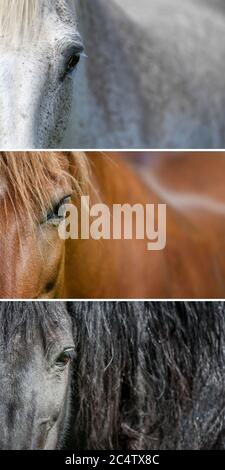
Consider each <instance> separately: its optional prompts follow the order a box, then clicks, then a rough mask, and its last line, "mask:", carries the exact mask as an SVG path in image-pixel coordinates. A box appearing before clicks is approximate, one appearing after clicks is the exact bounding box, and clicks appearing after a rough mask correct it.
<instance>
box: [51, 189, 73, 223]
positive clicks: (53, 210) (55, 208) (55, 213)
mask: <svg viewBox="0 0 225 470" xmlns="http://www.w3.org/2000/svg"><path fill="white" fill-rule="evenodd" d="M70 198H72V194H68V195H67V196H65V197H63V198H62V199H61V200H60V201H59V202H57V203H56V204H55V205H53V206H52V208H51V209H50V210H49V211H48V212H47V213H46V218H45V222H49V221H50V220H51V218H52V219H53V218H54V217H55V218H57V217H58V211H59V209H60V207H62V206H63V204H65V203H66V200H67V199H70Z"/></svg>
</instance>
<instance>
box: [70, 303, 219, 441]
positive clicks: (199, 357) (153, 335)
mask: <svg viewBox="0 0 225 470" xmlns="http://www.w3.org/2000/svg"><path fill="white" fill-rule="evenodd" d="M68 307H69V309H70V310H71V313H72V315H73V317H74V320H75V322H76V324H77V325H79V328H78V338H77V344H78V358H77V362H76V367H75V370H74V384H75V385H74V386H75V396H76V409H75V413H74V430H75V431H76V432H75V442H74V441H73V446H74V445H75V446H76V448H86V449H90V448H91V449H93V448H96V449H99V448H107V449H108V448H110V449H113V448H114V449H115V448H116V449H121V448H128V449H151V448H156V449H157V448H164V447H165V448H174V447H176V448H177V447H179V446H180V447H181V446H186V447H187V442H188V441H187V442H186V439H187V436H186V434H187V435H188V437H189V441H191V440H192V439H193V442H196V440H197V439H199V440H200V441H201V440H202V439H206V436H205V435H204V436H203V434H204V433H203V429H202V427H203V424H202V423H201V420H200V418H199V420H198V422H197V424H196V425H195V427H194V420H195V414H197V413H198V414H199V415H200V416H201V412H202V413H204V412H208V411H209V410H208V409H207V406H208V404H207V403H205V402H203V403H202V404H201V403H199V396H200V394H201V393H203V390H204V394H206V395H207V394H208V393H209V394H210V393H211V396H212V399H214V400H218V406H219V403H220V401H221V393H220V392H221V385H222V381H223V375H222V374H221V371H222V370H223V368H224V345H225V338H224V335H225V333H224V332H225V320H224V311H225V309H224V304H223V303H201V302H199V303H198V302H190V303H188V302H187V303H184V302H181V303H175V302H172V303H164V302H160V303H157V302H146V303H126V302H122V303H81V304H79V306H78V305H77V304H69V306H68ZM213 381H214V386H213V387H212V383H213ZM207 382H208V383H207ZM211 388H212V390H211V392H210V391H209V390H210V389H211ZM218 396H219V398H218ZM219 400H220V401H219ZM220 406H222V405H221V403H220ZM201 408H203V409H202V410H201ZM188 417H189V418H188ZM188 419H189V421H188ZM185 420H186V428H185V429H186V430H184V429H183V426H185ZM192 422H193V423H192ZM192 426H193V429H192ZM196 433H197V437H196ZM209 440H210V438H209ZM204 444H206V443H205V442H204ZM207 444H208V443H207ZM201 445H203V444H202V441H201V443H200V444H199V446H201Z"/></svg>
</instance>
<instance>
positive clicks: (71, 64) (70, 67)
mask: <svg viewBox="0 0 225 470" xmlns="http://www.w3.org/2000/svg"><path fill="white" fill-rule="evenodd" d="M79 62H80V54H79V53H76V54H73V55H72V56H71V57H70V59H69V60H68V62H67V66H66V72H67V73H72V72H73V71H74V69H75V68H76V66H77V65H78V64H79Z"/></svg>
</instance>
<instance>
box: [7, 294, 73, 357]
mask: <svg viewBox="0 0 225 470" xmlns="http://www.w3.org/2000/svg"><path fill="white" fill-rule="evenodd" d="M66 313H67V312H66V306H65V304H64V303H63V302H1V303H0V343H1V346H2V345H3V348H4V349H5V350H7V352H9V350H10V348H11V347H12V348H13V347H15V346H16V339H18V341H19V343H20V344H23V345H24V348H26V346H27V344H29V343H30V342H31V341H34V340H35V338H36V337H37V334H38V331H39V332H40V336H41V341H42V344H43V347H44V349H45V348H46V347H47V344H48V341H47V339H48V337H49V336H50V337H51V338H53V339H54V338H55V339H56V340H57V333H58V331H59V329H60V330H62V329H63V328H64V327H66V325H67V327H68V321H70V320H69V318H68V316H65V314H66Z"/></svg>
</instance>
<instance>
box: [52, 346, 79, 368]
mask: <svg viewBox="0 0 225 470" xmlns="http://www.w3.org/2000/svg"><path fill="white" fill-rule="evenodd" d="M73 359H75V351H74V349H73V348H68V349H64V351H63V352H62V353H61V354H60V355H59V356H58V357H57V359H56V366H57V367H58V368H59V369H65V368H66V366H67V365H68V364H69V363H70V362H71V361H72V360H73Z"/></svg>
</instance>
